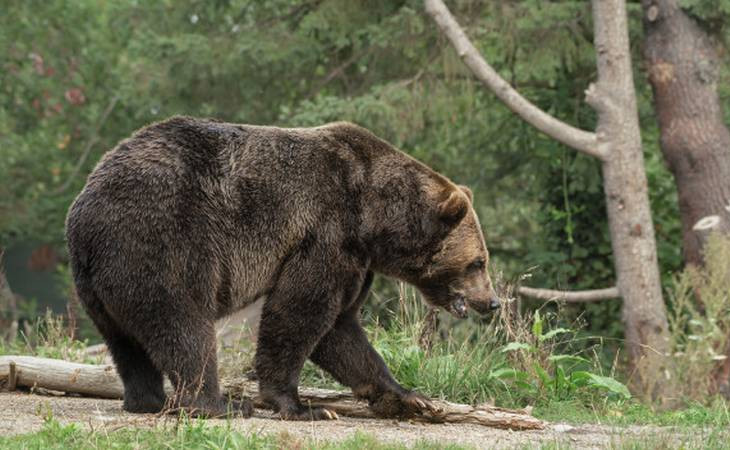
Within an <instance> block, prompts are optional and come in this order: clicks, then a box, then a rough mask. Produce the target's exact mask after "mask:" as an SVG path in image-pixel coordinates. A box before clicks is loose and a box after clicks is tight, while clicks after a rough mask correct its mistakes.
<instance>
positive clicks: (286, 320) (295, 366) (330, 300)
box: [256, 247, 364, 420]
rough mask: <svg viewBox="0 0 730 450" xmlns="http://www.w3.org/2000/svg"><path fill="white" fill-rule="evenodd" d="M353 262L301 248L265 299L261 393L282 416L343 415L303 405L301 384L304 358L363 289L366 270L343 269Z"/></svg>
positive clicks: (259, 361) (260, 346) (260, 351)
mask: <svg viewBox="0 0 730 450" xmlns="http://www.w3.org/2000/svg"><path fill="white" fill-rule="evenodd" d="M348 263H349V267H352V264H353V263H352V262H350V261H341V260H337V261H332V258H331V255H328V254H327V252H324V251H321V250H319V249H317V248H316V247H315V248H311V247H309V248H307V249H305V250H303V251H300V252H297V253H295V254H294V255H292V256H291V257H290V258H289V259H288V261H287V262H286V263H285V265H284V266H283V267H282V269H281V273H280V276H279V280H278V282H277V284H276V286H275V287H274V289H273V290H272V292H271V293H270V294H269V295H268V296H267V299H266V301H265V303H264V307H263V311H262V314H261V321H260V324H259V335H258V344H257V349H256V375H257V377H258V379H259V394H260V396H261V398H262V399H263V400H264V401H265V402H267V403H268V404H270V405H271V407H272V408H273V409H274V411H278V412H279V415H280V416H281V418H282V419H286V420H322V419H336V418H337V414H335V412H334V411H331V410H328V409H326V408H322V407H310V406H308V405H302V403H301V402H300V401H299V394H298V385H299V374H300V372H301V370H302V366H303V365H304V362H305V361H306V359H307V357H309V355H310V354H311V353H312V350H313V349H314V347H315V346H316V345H317V342H319V340H320V339H321V338H322V336H324V335H325V334H326V333H327V331H329V330H330V329H331V328H332V326H333V324H334V322H335V320H336V318H337V316H338V314H339V312H340V310H341V308H342V304H343V301H344V302H346V303H350V302H351V301H352V299H353V298H354V297H355V296H356V295H357V292H359V289H360V286H361V284H362V278H363V275H364V271H361V272H357V271H355V270H349V271H345V270H342V268H345V267H348ZM338 268H339V269H338ZM335 271H338V272H339V273H335ZM345 299H346V300H345Z"/></svg>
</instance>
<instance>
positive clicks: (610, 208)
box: [425, 0, 668, 398]
mask: <svg viewBox="0 0 730 450" xmlns="http://www.w3.org/2000/svg"><path fill="white" fill-rule="evenodd" d="M425 4H426V11H427V12H428V13H429V14H430V15H431V16H432V17H433V18H434V20H435V21H436V23H437V24H438V25H439V27H440V28H441V30H442V31H443V33H444V34H445V35H446V36H447V37H448V38H449V40H450V41H451V43H452V45H453V46H454V48H455V49H456V51H457V53H458V54H459V56H460V57H461V58H462V60H463V61H464V63H465V64H466V65H467V66H468V67H469V68H470V69H471V70H472V72H473V73H474V74H475V75H476V76H477V78H479V79H480V81H482V82H483V83H484V84H485V85H486V86H487V88H488V89H490V90H492V91H493V92H494V93H495V95H497V96H498V97H499V98H500V99H501V100H502V101H503V102H504V103H505V104H507V106H509V108H510V109H512V110H513V111H514V112H515V113H517V114H518V115H520V116H521V117H522V118H523V119H524V120H525V121H527V122H528V123H530V124H532V125H533V126H535V127H536V128H538V129H539V130H541V131H543V132H544V133H546V134H548V135H549V136H551V137H553V138H554V139H557V140H558V141H560V142H562V143H564V144H566V145H569V146H571V147H573V148H575V149H576V150H578V151H581V152H583V153H585V154H587V155H591V156H594V157H597V158H599V159H600V160H601V161H602V162H603V181H604V190H605V194H606V200H607V201H606V203H607V213H608V221H609V228H610V231H611V243H612V246H613V254H614V264H615V267H616V281H617V286H616V287H617V288H618V293H620V295H621V297H622V298H623V312H622V319H623V323H624V326H625V334H626V347H627V350H628V355H629V359H630V363H631V366H632V369H633V374H634V378H633V379H632V385H633V386H634V390H635V391H638V392H640V393H641V394H642V395H643V396H645V397H654V398H656V397H659V396H661V394H662V392H661V390H662V388H663V386H664V383H662V380H661V379H660V377H661V374H662V373H663V367H664V364H665V360H666V358H665V355H666V352H667V349H668V330H667V329H668V325H667V318H666V309H665V306H664V300H663V298H662V291H661V285H660V278H659V266H658V262H657V256H656V241H655V238H654V226H653V223H652V219H651V209H650V207H649V195H648V192H647V180H646V174H645V172H644V159H643V154H642V150H641V136H640V132H639V119H638V113H637V110H636V94H635V92H634V81H633V75H632V70H631V53H630V50H629V38H628V26H627V22H626V3H625V0H593V2H592V4H593V22H594V27H595V46H596V53H597V63H598V82H597V83H596V84H594V85H592V86H591V87H590V88H589V90H588V92H586V101H587V102H588V103H589V104H590V105H591V106H593V108H594V109H596V112H597V113H598V129H597V132H596V133H595V134H593V133H587V132H585V131H583V130H577V129H576V128H574V127H572V126H570V125H567V124H564V123H562V122H560V121H558V120H557V119H555V118H553V117H550V116H548V115H547V114H545V113H544V112H542V111H540V110H539V109H538V108H537V107H536V106H535V105H533V104H531V103H530V102H529V101H527V100H526V99H524V98H523V97H522V96H521V95H520V94H519V93H517V92H516V91H515V90H514V89H513V88H512V87H511V86H510V85H509V84H508V83H507V82H505V81H504V80H503V79H501V77H499V75H498V74H497V73H496V72H495V71H494V69H492V68H491V67H490V66H489V64H487V62H486V61H484V58H482V56H481V55H480V54H479V52H478V51H477V50H476V48H475V47H474V46H473V44H472V43H471V42H470V41H469V39H468V38H467V37H466V34H465V33H464V32H463V30H462V29H461V28H460V27H459V25H458V24H457V23H456V21H455V20H454V19H453V17H452V16H451V14H450V12H449V10H448V9H447V8H446V6H445V5H444V3H443V1H441V0H425ZM546 116H547V117H546ZM609 290H611V288H609V289H606V290H604V291H609ZM568 295H570V296H572V297H576V298H577V297H586V296H594V295H595V291H592V292H591V293H590V294H587V293H585V294H580V293H570V294H565V296H566V297H567V296H568Z"/></svg>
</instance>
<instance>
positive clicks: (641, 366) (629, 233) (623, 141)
mask: <svg viewBox="0 0 730 450" xmlns="http://www.w3.org/2000/svg"><path fill="white" fill-rule="evenodd" d="M592 6H593V24H594V39H595V48H596V55H597V65H598V81H597V82H596V84H595V85H593V86H592V88H591V89H589V90H588V92H587V97H586V101H587V102H588V103H589V104H590V105H591V106H593V108H594V109H596V112H597V113H598V126H597V130H596V134H597V136H598V140H599V145H605V146H606V147H607V148H608V152H609V154H610V156H609V158H607V159H606V160H605V162H604V163H603V188H604V191H605V194H606V208H607V212H608V223H609V229H610V232H611V246H612V248H613V257H614V265H615V267H616V285H617V286H618V288H619V291H620V292H621V295H622V296H623V298H624V303H623V309H622V319H623V323H624V327H625V339H626V349H627V351H628V355H629V360H630V362H631V366H632V369H633V372H634V374H635V375H636V376H635V377H634V379H633V380H632V382H633V383H632V384H634V386H635V387H638V388H639V389H640V391H641V392H642V393H643V394H644V396H645V397H651V398H658V397H661V394H662V387H663V386H664V385H665V383H663V381H662V379H661V378H662V375H663V373H664V370H663V369H664V365H665V364H666V354H667V351H668V345H669V339H668V324H667V317H666V309H665V305H664V300H663V298H662V290H661V283H660V277H659V264H658V261H657V255H656V240H655V236H654V225H653V223H652V218H651V208H650V205H649V193H648V187H647V186H648V183H647V179H646V172H645V169H644V156H643V153H642V149H641V134H640V129H639V117H638V111H637V108H636V93H635V90H634V79H633V73H632V69H631V51H630V48H629V35H628V24H627V16H626V2H625V0H592Z"/></svg>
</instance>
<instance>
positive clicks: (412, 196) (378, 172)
mask: <svg viewBox="0 0 730 450" xmlns="http://www.w3.org/2000/svg"><path fill="white" fill-rule="evenodd" d="M67 239H68V246H69V250H70V256H71V267H72V270H73V275H74V280H75V283H76V287H77V290H78V294H79V297H80V298H81V300H82V302H83V305H84V306H85V308H86V310H87V311H88V313H89V315H90V316H91V318H92V320H93V321H94V323H95V324H96V326H97V327H98V329H99V331H100V332H101V333H102V335H103V336H104V339H105V340H106V342H107V344H108V346H109V349H110V351H111V353H112V356H113V358H114V361H115V363H116V366H117V369H118V371H119V374H120V376H121V377H122V380H123V382H124V387H125V395H124V408H125V409H126V410H128V411H132V412H156V411H160V410H161V409H162V408H163V406H164V403H165V401H166V398H165V395H164V392H163V389H162V380H163V375H164V376H168V377H169V378H170V380H171V381H172V383H173V385H174V387H175V389H176V391H175V392H176V393H175V395H174V396H173V397H172V398H171V399H170V404H171V405H172V406H174V407H180V408H184V409H186V410H188V411H191V412H194V413H196V414H201V415H208V416H210V415H223V414H226V413H230V412H231V410H230V408H233V409H234V411H232V412H234V413H235V412H239V413H241V414H243V415H250V414H251V406H250V404H248V403H244V404H235V405H230V404H228V402H226V401H225V399H224V398H223V397H221V394H220V392H219V388H218V379H217V373H216V372H217V364H216V356H215V355H216V343H215V331H214V322H215V321H216V320H217V319H219V318H221V317H224V316H226V315H228V314H230V313H231V312H233V311H236V310H238V309H241V308H243V307H246V306H247V305H249V304H251V303H253V302H254V301H255V300H256V299H258V298H261V297H264V298H265V303H264V307H263V313H262V318H261V323H260V327H259V339H258V346H257V354H256V374H257V376H258V379H259V383H260V392H261V395H262V396H263V397H264V399H266V400H267V401H268V402H269V403H270V404H271V406H272V408H274V409H275V410H277V411H279V413H280V415H281V416H282V417H283V418H286V419H310V418H313V419H322V418H331V417H332V415H331V414H330V413H329V412H328V411H326V410H324V409H321V408H313V409H309V408H306V407H304V406H303V405H302V404H301V403H300V401H299V398H298V395H297V386H298V380H299V372H300V370H301V368H302V365H303V364H304V361H305V360H306V359H307V358H311V359H312V360H313V361H314V362H315V363H317V364H319V365H320V366H321V367H323V368H324V369H326V370H327V371H329V372H330V373H331V374H332V375H333V376H334V377H335V378H336V379H337V380H339V381H340V382H342V383H343V384H345V385H347V386H350V387H351V388H352V389H353V391H354V392H355V393H356V395H358V396H359V397H361V398H364V399H367V400H368V401H369V402H370V405H371V407H372V408H373V409H374V410H375V411H376V412H377V413H378V414H380V415H383V416H399V417H400V416H407V415H409V414H413V413H416V412H418V411H419V410H421V409H423V408H428V407H430V403H429V402H428V400H427V399H425V398H423V397H421V396H420V395H418V394H415V393H412V392H409V391H408V390H406V389H404V388H402V387H401V386H400V385H399V384H398V383H397V382H396V381H395V380H394V379H393V377H392V376H391V375H390V373H389V371H388V369H387V367H386V366H385V364H384V363H383V361H382V359H381V358H380V356H379V355H378V354H377V353H376V352H375V350H374V349H373V348H372V346H371V345H370V344H369V343H368V341H367V338H366V336H365V334H364V332H363V330H362V327H361V326H360V323H359V310H360V306H361V305H362V303H363V301H364V300H365V298H366V296H367V293H368V288H369V286H370V282H371V281H372V276H373V272H379V273H382V274H385V275H387V276H391V277H395V278H398V279H401V280H404V281H407V282H409V283H412V284H414V285H415V286H416V287H418V288H419V289H420V290H421V291H422V292H423V293H424V296H425V297H426V299H427V301H429V302H431V303H432V304H435V305H437V306H442V307H444V308H446V309H449V310H451V311H452V312H453V313H455V314H457V315H463V314H464V313H465V311H464V310H463V308H462V307H461V306H463V304H464V302H466V303H468V304H469V305H471V306H472V307H473V308H475V309H477V310H478V311H480V312H483V311H486V310H488V309H490V308H492V307H494V306H495V305H496V301H497V300H496V297H495V296H494V291H493V290H492V288H491V285H490V282H489V276H488V274H487V271H486V263H487V249H486V246H485V244H484V238H483V237H482V232H481V229H480V226H479V222H478V220H477V217H476V214H475V213H474V210H473V208H472V207H471V192H470V191H468V189H466V188H459V187H457V186H456V185H454V184H453V183H452V182H450V181H449V180H448V179H446V178H445V177H443V176H441V175H439V174H438V173H436V172H434V171H433V170H431V169H429V168H428V167H426V166H425V165H423V164H421V163H419V162H418V161H416V160H414V159H412V158H411V157H409V156H407V155H406V154H404V153H402V152H400V151H398V150H397V149H395V148H394V147H393V146H391V145H390V144H388V143H387V142H385V141H383V140H381V139H379V138H377V137H376V136H374V135H373V134H372V133H370V132H369V131H367V130H365V129H363V128H361V127H358V126H356V125H352V124H349V123H334V124H329V125H325V126H322V127H318V128H299V129H282V128H274V127H260V126H248V125H236V124H229V123H223V122H218V121H214V120H203V119H196V118H189V117H173V118H171V119H168V120H165V121H163V122H159V123H155V124H152V125H150V126H148V127H145V128H143V129H141V130H139V131H138V132H136V133H135V134H134V135H133V136H132V137H130V138H129V139H127V140H125V141H123V142H121V143H120V144H119V145H118V146H117V147H116V148H115V149H113V150H111V151H110V152H108V153H107V154H106V155H105V156H104V157H103V159H102V160H101V161H100V162H99V164H98V165H97V167H96V169H95V170H94V171H93V173H92V174H91V175H90V176H89V178H88V182H87V184H86V187H85V188H84V189H83V191H82V192H81V193H80V194H79V196H78V197H77V199H76V201H75V202H74V204H73V205H72V206H71V208H70V210H69V214H68V219H67Z"/></svg>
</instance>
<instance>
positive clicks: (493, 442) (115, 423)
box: [0, 392, 702, 448]
mask: <svg viewBox="0 0 730 450" xmlns="http://www.w3.org/2000/svg"><path fill="white" fill-rule="evenodd" d="M49 411H50V412H51V413H52V414H53V417H54V418H56V419H57V420H58V421H59V422H61V423H70V422H77V423H79V424H81V425H82V426H84V427H87V428H88V427H93V428H94V429H96V430H98V429H100V428H105V429H107V430H116V429H119V428H123V427H150V426H155V425H162V424H164V423H165V422H167V423H171V422H170V421H171V420H172V419H170V418H164V417H163V418H160V417H157V416H155V415H139V414H128V413H125V412H124V411H122V402H121V401H118V400H100V399H90V398H78V397H57V396H42V395H32V394H26V393H18V392H14V393H9V392H0V435H13V434H21V433H28V432H32V431H36V430H39V429H40V428H41V427H42V426H43V417H45V416H47V415H48V413H49ZM208 422H209V423H210V424H211V425H216V424H218V425H224V421H222V420H208ZM231 423H232V427H233V428H234V429H237V430H239V431H242V432H257V433H265V434H268V433H274V434H276V433H281V432H286V433H288V434H289V435H291V436H296V437H301V438H305V439H312V440H313V441H317V440H328V441H338V440H343V439H346V438H348V437H349V436H351V435H353V434H354V433H355V432H357V431H362V432H365V433H369V434H372V435H374V436H376V437H377V438H378V439H379V440H381V441H384V442H401V443H405V444H414V443H416V442H418V441H419V440H424V439H425V440H429V441H434V442H441V443H455V444H461V445H466V446H471V447H475V448H514V447H517V448H535V447H539V446H540V445H544V444H558V445H559V446H561V447H563V446H565V447H571V448H606V447H616V446H622V443H624V444H625V443H626V440H627V439H631V438H632V437H635V438H637V439H641V440H643V438H644V437H646V438H650V437H652V436H656V437H658V438H660V439H661V440H662V441H663V443H664V444H665V445H669V446H671V447H674V446H675V445H674V444H678V446H687V445H688V444H689V446H694V445H692V444H694V443H695V442H692V441H696V443H697V444H698V445H699V446H701V436H698V435H697V434H695V433H693V435H692V436H688V435H686V434H685V433H679V432H677V431H676V430H672V429H669V428H659V427H629V428H616V427H608V426H601V425H580V426H571V425H567V424H552V425H550V426H549V427H548V429H546V430H543V431H520V432H516V431H509V430H499V429H493V428H487V427H483V426H478V425H455V424H444V425H434V424H420V423H419V424H416V423H409V422H396V421H383V420H368V419H352V418H341V419H340V420H337V421H326V422H284V421H281V420H278V419H275V418H272V417H271V415H270V414H269V413H268V412H266V411H260V410H257V411H256V414H255V416H254V417H252V418H250V419H234V420H232V421H231ZM699 434H700V435H701V434H702V433H699Z"/></svg>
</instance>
